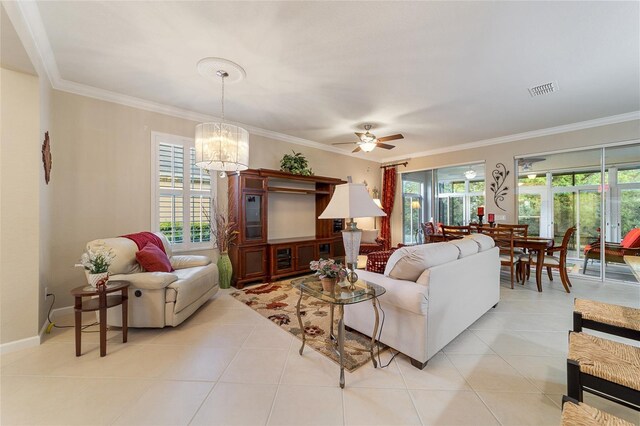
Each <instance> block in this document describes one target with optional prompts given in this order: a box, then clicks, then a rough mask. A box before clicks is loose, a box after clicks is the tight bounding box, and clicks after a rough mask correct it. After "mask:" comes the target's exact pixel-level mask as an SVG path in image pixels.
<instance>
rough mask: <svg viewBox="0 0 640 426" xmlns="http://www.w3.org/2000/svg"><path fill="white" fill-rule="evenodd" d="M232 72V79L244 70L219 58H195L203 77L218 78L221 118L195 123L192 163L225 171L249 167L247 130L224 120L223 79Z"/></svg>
mask: <svg viewBox="0 0 640 426" xmlns="http://www.w3.org/2000/svg"><path fill="white" fill-rule="evenodd" d="M222 66H224V67H226V68H227V69H229V70H230V71H231V72H232V75H233V80H234V81H239V80H241V79H242V78H244V75H245V74H244V70H243V69H242V68H241V67H240V66H239V65H238V64H235V63H233V62H231V61H227V60H226V59H221V58H204V59H202V60H201V61H199V62H198V71H199V72H200V74H202V75H204V76H205V77H213V76H215V77H218V78H220V79H221V81H222V85H221V86H222V96H221V120H220V121H219V122H210V123H200V124H198V125H197V126H196V141H195V145H196V166H198V167H200V168H203V169H206V170H215V171H220V173H221V176H222V175H223V174H224V173H225V172H235V171H241V170H247V169H248V168H249V132H247V131H246V130H245V129H243V128H242V127H239V126H236V125H234V124H229V123H225V121H224V82H225V79H227V78H229V73H228V72H227V71H225V69H223V68H222Z"/></svg>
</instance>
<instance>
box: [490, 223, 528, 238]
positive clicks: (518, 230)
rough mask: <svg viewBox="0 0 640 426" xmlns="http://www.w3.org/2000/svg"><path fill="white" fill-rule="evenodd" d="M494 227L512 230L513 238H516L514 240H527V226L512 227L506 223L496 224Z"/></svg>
mask: <svg viewBox="0 0 640 426" xmlns="http://www.w3.org/2000/svg"><path fill="white" fill-rule="evenodd" d="M496 226H497V227H498V228H507V229H513V236H514V237H516V238H517V237H524V238H527V236H528V233H529V225H528V224H517V225H512V224H508V223H498V224H496Z"/></svg>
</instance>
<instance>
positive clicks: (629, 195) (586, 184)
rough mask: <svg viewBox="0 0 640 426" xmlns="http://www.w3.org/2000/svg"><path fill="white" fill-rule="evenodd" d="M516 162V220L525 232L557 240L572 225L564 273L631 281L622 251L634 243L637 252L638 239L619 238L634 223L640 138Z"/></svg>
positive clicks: (639, 207) (639, 212) (639, 205)
mask: <svg viewBox="0 0 640 426" xmlns="http://www.w3.org/2000/svg"><path fill="white" fill-rule="evenodd" d="M517 165H518V171H519V175H518V221H519V223H526V224H528V225H529V234H530V235H540V236H543V237H549V238H553V239H554V241H555V244H556V246H559V245H560V244H561V243H562V238H563V236H564V234H565V232H566V230H567V229H569V228H570V227H572V226H576V232H575V234H574V236H573V238H572V239H571V241H570V242H569V252H568V258H569V261H568V272H569V273H573V274H584V275H587V276H592V277H598V278H601V279H604V278H605V277H607V278H612V279H619V280H625V281H632V282H637V281H636V278H635V276H634V275H633V274H632V271H631V269H630V267H629V265H628V264H627V262H625V261H624V255H625V254H629V253H633V254H636V252H634V251H633V250H631V251H630V250H628V249H633V248H634V246H636V245H637V247H638V253H637V254H640V241H630V240H625V239H624V238H625V236H627V235H629V233H630V232H632V231H633V230H634V229H636V228H639V227H640V144H632V145H624V146H617V147H610V148H597V149H588V150H579V151H573V152H563V153H558V154H544V155H535V156H533V155H532V156H530V157H528V158H520V159H518V160H517ZM604 242H606V243H607V248H606V250H604ZM622 246H632V247H622ZM601 248H603V249H602V250H601ZM602 265H605V270H602V269H603V268H602Z"/></svg>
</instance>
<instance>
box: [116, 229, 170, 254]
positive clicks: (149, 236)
mask: <svg viewBox="0 0 640 426" xmlns="http://www.w3.org/2000/svg"><path fill="white" fill-rule="evenodd" d="M122 237H123V238H128V239H130V240H131V241H133V242H134V243H136V245H137V246H138V250H142V249H143V248H144V246H146V245H147V243H151V244H153V245H155V246H157V247H158V248H159V249H160V250H162V252H163V253H164V254H167V252H166V251H164V245H163V244H162V240H161V239H160V237H158V236H157V235H156V234H154V233H153V232H138V233H136V234H129V235H122Z"/></svg>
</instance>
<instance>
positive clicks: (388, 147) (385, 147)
mask: <svg viewBox="0 0 640 426" xmlns="http://www.w3.org/2000/svg"><path fill="white" fill-rule="evenodd" d="M376 147H378V148H382V149H392V148H395V147H396V146H395V145H389V144H386V143H378V144H376Z"/></svg>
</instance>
